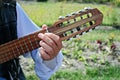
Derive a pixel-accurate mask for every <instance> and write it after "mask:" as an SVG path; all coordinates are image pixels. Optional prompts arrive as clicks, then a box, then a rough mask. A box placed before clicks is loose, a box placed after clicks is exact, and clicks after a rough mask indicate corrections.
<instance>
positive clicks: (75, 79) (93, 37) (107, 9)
mask: <svg viewBox="0 0 120 80" xmlns="http://www.w3.org/2000/svg"><path fill="white" fill-rule="evenodd" d="M20 4H21V5H22V7H23V8H24V10H25V11H26V13H27V14H28V15H29V16H30V18H31V19H32V20H33V21H34V22H35V23H36V24H37V25H38V26H41V25H42V24H47V25H49V26H51V25H52V24H53V23H54V22H55V21H57V20H58V17H59V16H61V15H62V16H65V15H66V14H69V13H72V12H75V11H78V10H81V9H84V7H88V6H89V7H92V8H98V9H99V10H100V11H101V12H102V13H103V15H104V19H103V23H102V25H101V26H102V29H101V26H99V28H100V29H95V30H94V31H92V32H90V33H87V34H85V35H83V36H81V37H80V40H81V41H82V42H85V43H87V42H95V41H97V40H102V41H108V40H110V39H111V38H112V39H113V40H114V41H115V42H116V41H118V42H119V41H120V30H119V29H115V28H112V29H109V26H110V27H113V26H116V25H117V26H119V25H120V18H119V16H120V12H119V11H120V8H117V7H114V6H112V5H100V4H81V3H64V2H60V3H40V2H39V3H36V2H29V3H26V2H25V3H24V2H20ZM119 27H120V26H119ZM81 41H77V40H75V42H76V43H78V44H79V46H78V47H76V48H77V49H78V48H80V46H81V43H80V42H81ZM69 43H71V41H68V44H69ZM85 43H84V44H85ZM78 44H77V45H78ZM77 49H74V52H75V50H76V52H77V53H79V52H78V51H77ZM69 50H70V48H69V47H68V48H66V49H63V52H65V55H66V52H68V51H69ZM79 51H80V50H79ZM119 74H120V67H119V66H114V67H113V66H110V65H109V66H108V65H107V66H106V67H103V68H94V69H93V68H86V71H85V72H82V71H81V70H74V71H71V70H68V71H67V70H58V71H57V72H56V73H55V74H54V75H53V76H52V77H51V79H50V80H120V76H119ZM27 80H39V79H38V78H37V77H36V75H35V74H32V75H27Z"/></svg>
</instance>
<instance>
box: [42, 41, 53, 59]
mask: <svg viewBox="0 0 120 80" xmlns="http://www.w3.org/2000/svg"><path fill="white" fill-rule="evenodd" d="M40 46H41V47H42V48H43V49H44V51H46V52H47V54H48V55H50V56H51V57H52V56H54V53H55V52H54V50H53V49H52V47H50V46H49V45H47V44H46V43H45V42H43V41H40Z"/></svg>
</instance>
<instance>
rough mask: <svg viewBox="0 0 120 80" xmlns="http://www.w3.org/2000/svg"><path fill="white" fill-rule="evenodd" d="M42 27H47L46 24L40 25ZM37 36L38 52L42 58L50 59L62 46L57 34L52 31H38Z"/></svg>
mask: <svg viewBox="0 0 120 80" xmlns="http://www.w3.org/2000/svg"><path fill="white" fill-rule="evenodd" d="M42 29H47V26H46V25H43V26H42ZM38 37H39V38H40V39H41V41H40V43H39V44H40V46H41V47H40V54H41V57H42V58H43V60H51V59H53V58H54V57H56V56H57V54H58V53H59V51H60V50H61V48H62V41H61V40H60V37H59V36H58V35H55V34H53V33H44V34H43V33H39V34H38Z"/></svg>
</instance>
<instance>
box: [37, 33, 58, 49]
mask: <svg viewBox="0 0 120 80" xmlns="http://www.w3.org/2000/svg"><path fill="white" fill-rule="evenodd" d="M38 37H39V38H41V39H42V40H43V41H44V42H45V43H46V44H47V45H49V46H51V47H52V48H53V49H54V50H55V49H57V45H56V43H55V42H54V41H53V40H52V39H51V38H49V36H47V35H46V34H42V33H40V34H38Z"/></svg>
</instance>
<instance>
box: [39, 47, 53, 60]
mask: <svg viewBox="0 0 120 80" xmlns="http://www.w3.org/2000/svg"><path fill="white" fill-rule="evenodd" d="M40 54H41V57H42V58H43V59H44V60H50V59H51V57H50V56H49V55H48V54H47V53H46V52H45V50H44V49H43V48H42V47H41V48H40Z"/></svg>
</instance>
